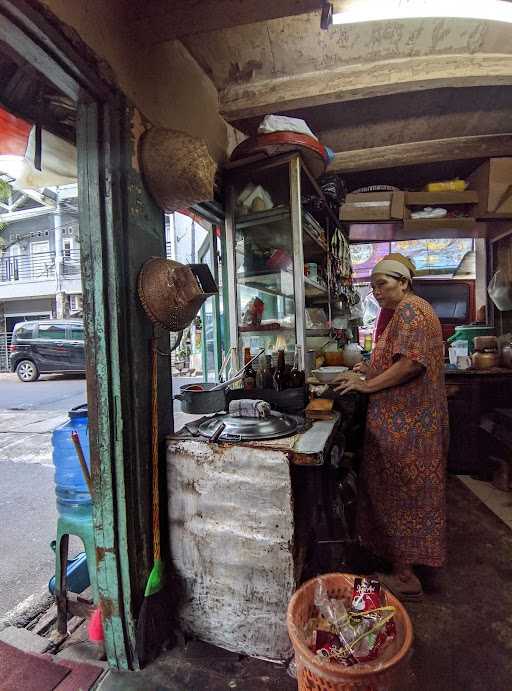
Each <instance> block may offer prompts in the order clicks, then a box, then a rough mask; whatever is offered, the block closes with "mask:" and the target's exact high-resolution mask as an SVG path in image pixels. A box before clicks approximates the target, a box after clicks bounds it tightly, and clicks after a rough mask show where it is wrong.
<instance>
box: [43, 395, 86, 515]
mask: <svg viewBox="0 0 512 691" xmlns="http://www.w3.org/2000/svg"><path fill="white" fill-rule="evenodd" d="M68 415H69V420H68V421H67V422H65V423H64V424H63V425H60V427H57V428H56V429H54V431H53V434H52V449H53V464H54V466H55V476H54V477H55V494H56V497H57V511H58V512H59V514H60V515H61V516H72V517H74V518H77V517H79V516H80V515H83V516H84V518H89V517H90V516H91V512H92V499H91V495H90V494H89V489H88V487H87V484H86V482H85V479H84V476H83V473H82V468H81V467H80V462H79V460H78V458H77V455H76V451H75V447H74V445H73V442H72V441H71V432H72V431H73V430H76V431H77V432H78V436H79V438H80V443H81V444H82V450H83V452H84V456H85V460H86V463H87V467H88V468H89V469H90V457H89V431H88V416H87V405H81V406H77V407H76V408H73V409H72V410H70V411H69V413H68Z"/></svg>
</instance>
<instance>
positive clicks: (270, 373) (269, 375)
mask: <svg viewBox="0 0 512 691" xmlns="http://www.w3.org/2000/svg"><path fill="white" fill-rule="evenodd" d="M263 388H264V389H273V388H274V369H273V367H272V355H265V369H264V370H263Z"/></svg>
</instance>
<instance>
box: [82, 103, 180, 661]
mask: <svg viewBox="0 0 512 691" xmlns="http://www.w3.org/2000/svg"><path fill="white" fill-rule="evenodd" d="M132 120H133V110H132V109H131V108H130V107H129V105H127V103H126V101H125V100H124V99H123V98H122V97H121V96H117V97H115V98H114V99H113V100H112V101H111V102H109V103H101V102H97V101H87V100H84V101H82V102H81V103H80V107H79V117H78V129H77V145H78V163H79V199H80V236H81V250H82V274H83V275H82V278H83V286H84V315H85V331H86V359H87V389H88V403H89V426H90V441H91V459H92V466H93V475H94V478H95V480H94V525H95V538H96V545H97V558H98V584H99V591H100V598H101V605H102V610H103V614H104V623H105V640H106V648H107V655H108V660H109V664H110V665H111V666H112V667H117V668H120V669H129V668H137V666H138V662H137V658H136V655H135V649H134V645H135V626H136V616H137V613H138V611H139V607H140V604H141V602H142V597H143V591H144V587H145V583H146V579H147V576H148V573H149V569H150V567H151V563H152V560H151V528H150V525H151V509H150V507H151V502H150V487H151V481H150V480H151V474H150V459H151V454H150V434H151V424H150V414H151V406H150V350H149V339H150V337H151V333H152V330H151V326H150V324H149V322H148V320H147V319H146V317H145V314H144V313H143V311H142V308H141V307H140V305H139V301H138V297H137V290H136V289H137V275H138V272H139V269H140V267H141V265H142V264H143V262H144V261H145V260H146V259H147V258H148V257H150V256H165V234H164V219H163V214H162V213H161V211H160V210H159V209H158V208H157V207H156V205H155V203H154V202H153V201H152V199H151V198H150V197H149V196H148V194H147V193H146V191H145V189H144V187H143V184H142V179H141V176H140V173H139V171H138V170H137V169H136V168H134V167H133V161H134V160H136V157H135V156H134V140H133V137H132V134H131V123H132ZM164 347H165V346H164ZM159 415H160V434H161V437H162V439H163V437H164V435H165V434H166V433H167V432H168V431H169V430H170V420H171V398H170V378H169V365H168V362H167V361H166V360H165V359H162V361H161V362H160V366H159ZM163 451H164V449H163V444H162V458H161V461H162V473H161V475H162V478H165V472H164V468H165V466H164V457H163ZM163 508H164V510H163V511H162V515H163V516H164V521H163V522H164V523H165V515H166V510H165V507H163ZM163 540H165V536H164V537H163ZM163 544H165V542H163Z"/></svg>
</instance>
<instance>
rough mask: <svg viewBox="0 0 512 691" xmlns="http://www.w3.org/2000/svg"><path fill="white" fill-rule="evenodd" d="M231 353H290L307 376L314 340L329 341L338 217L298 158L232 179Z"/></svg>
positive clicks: (257, 166) (238, 169)
mask: <svg viewBox="0 0 512 691" xmlns="http://www.w3.org/2000/svg"><path fill="white" fill-rule="evenodd" d="M226 186H227V187H226V197H227V208H226V212H227V213H226V255H227V258H226V261H227V269H228V272H227V275H228V276H234V277H235V278H234V281H230V286H229V316H230V341H231V348H232V349H234V351H235V356H236V359H237V360H238V362H239V363H240V366H241V364H242V359H243V353H244V348H247V347H249V348H250V349H251V351H252V352H253V353H256V352H257V351H258V350H259V349H261V348H264V349H265V351H266V352H267V353H270V354H273V353H277V351H278V350H282V349H284V350H285V352H286V354H287V359H288V360H291V359H292V358H293V354H294V353H295V352H296V349H297V353H298V357H299V365H300V368H301V369H307V368H306V362H305V360H306V358H305V353H306V349H307V347H308V339H309V338H314V337H320V336H323V337H324V341H326V340H327V338H326V336H328V334H329V328H330V322H331V289H330V276H331V271H330V253H329V249H328V248H329V233H330V231H331V229H332V228H334V227H335V225H336V217H335V216H334V214H333V213H332V211H331V209H330V208H329V207H328V206H327V204H326V202H325V198H324V196H323V194H322V192H321V190H320V188H319V186H318V184H317V183H316V181H315V179H314V178H313V176H312V175H311V174H310V173H309V171H308V170H307V168H306V165H305V163H304V162H303V160H302V159H301V157H300V155H299V154H295V153H293V154H287V155H283V156H277V157H273V158H267V159H265V160H263V161H259V162H257V163H252V164H250V165H248V164H245V165H236V166H234V167H231V168H230V169H229V170H228V171H227V174H226Z"/></svg>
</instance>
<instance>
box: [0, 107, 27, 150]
mask: <svg viewBox="0 0 512 691" xmlns="http://www.w3.org/2000/svg"><path fill="white" fill-rule="evenodd" d="M31 129H32V125H31V124H30V123H28V122H25V120H22V119H21V118H17V117H16V116H15V115H11V113H8V112H7V111H6V110H4V109H3V108H0V156H25V152H26V150H27V144H28V137H29V134H30V130H31Z"/></svg>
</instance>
